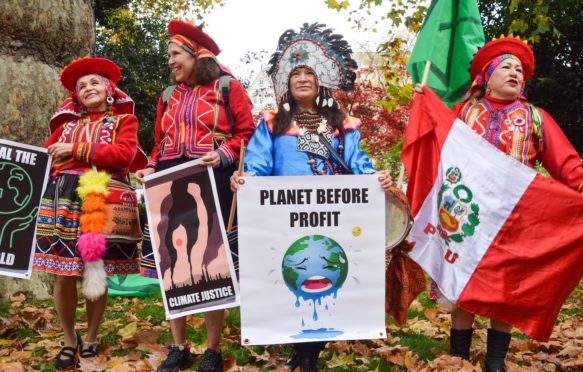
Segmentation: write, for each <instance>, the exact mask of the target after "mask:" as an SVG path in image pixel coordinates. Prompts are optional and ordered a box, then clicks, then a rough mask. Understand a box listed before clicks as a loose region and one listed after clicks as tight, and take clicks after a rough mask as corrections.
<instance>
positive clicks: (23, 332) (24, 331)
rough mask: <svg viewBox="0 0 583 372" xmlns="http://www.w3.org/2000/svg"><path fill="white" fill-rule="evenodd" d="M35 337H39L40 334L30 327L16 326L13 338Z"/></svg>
mask: <svg viewBox="0 0 583 372" xmlns="http://www.w3.org/2000/svg"><path fill="white" fill-rule="evenodd" d="M35 337H38V335H37V334H36V332H35V331H33V330H32V329H30V328H16V329H15V330H14V334H13V338H15V339H20V340H22V339H27V338H35Z"/></svg>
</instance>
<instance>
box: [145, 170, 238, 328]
mask: <svg viewBox="0 0 583 372" xmlns="http://www.w3.org/2000/svg"><path fill="white" fill-rule="evenodd" d="M144 189H145V193H144V195H145V200H146V209H147V211H148V221H149V224H150V237H151V240H152V246H153V248H154V257H155V260H156V267H157V270H158V278H160V287H161V289H162V298H163V300H164V307H165V309H166V317H167V318H168V319H174V318H178V317H181V316H184V315H187V314H193V313H201V312H205V311H209V310H217V309H223V308H228V307H233V306H238V305H239V293H238V288H237V285H236V283H235V282H234V279H235V278H236V276H235V270H234V267H233V262H232V259H231V253H230V250H229V244H228V240H227V238H226V235H225V226H224V223H223V217H222V215H221V208H220V207H219V200H218V197H217V192H216V187H215V181H214V175H213V170H212V168H211V167H208V168H207V167H205V166H202V165H200V161H199V160H194V161H191V162H188V163H185V164H182V165H179V166H176V167H172V168H170V169H167V170H164V171H161V172H157V173H154V174H153V175H151V176H148V177H146V182H145V185H144ZM222 202H223V203H229V204H230V200H223V201H222Z"/></svg>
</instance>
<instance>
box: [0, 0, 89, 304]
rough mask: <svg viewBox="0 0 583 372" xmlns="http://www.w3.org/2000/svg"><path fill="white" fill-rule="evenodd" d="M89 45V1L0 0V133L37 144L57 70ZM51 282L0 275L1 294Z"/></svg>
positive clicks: (54, 93)
mask: <svg viewBox="0 0 583 372" xmlns="http://www.w3.org/2000/svg"><path fill="white" fill-rule="evenodd" d="M94 46H95V17H94V13H93V0H28V1H22V0H2V1H0V87H2V89H0V137H1V138H4V139H9V140H12V141H17V142H22V143H28V144H32V145H42V144H43V142H44V141H45V139H46V138H47V136H48V127H47V123H48V119H49V118H50V116H51V114H52V112H53V111H54V110H55V109H56V108H57V106H58V104H59V103H60V101H61V99H62V98H64V96H65V92H64V91H63V89H62V88H61V87H60V85H59V83H58V81H57V76H58V73H59V71H60V70H61V68H63V66H65V65H66V64H68V63H69V62H71V61H72V60H74V59H75V58H78V57H82V56H86V55H88V54H91V51H92V50H93V49H94ZM51 284H52V279H51V278H50V276H49V275H48V274H43V273H35V274H33V276H32V279H31V280H20V279H10V278H3V277H0V288H2V290H1V291H0V297H2V298H5V299H6V298H8V297H9V296H10V295H11V294H13V293H15V292H18V291H27V292H31V293H32V295H33V296H34V297H36V298H38V299H47V298H50V297H51V295H50V293H51V291H52V288H51Z"/></svg>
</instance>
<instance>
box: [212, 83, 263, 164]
mask: <svg viewBox="0 0 583 372" xmlns="http://www.w3.org/2000/svg"><path fill="white" fill-rule="evenodd" d="M229 100H230V107H231V113H232V114H233V119H234V120H235V126H234V127H233V129H232V133H231V135H232V137H231V138H230V139H229V140H228V141H226V142H225V143H224V144H223V145H221V146H220V147H219V148H218V149H217V150H218V151H220V152H221V153H222V154H223V155H224V156H225V157H226V158H227V159H228V161H229V163H234V162H235V161H237V160H239V152H240V151H241V140H244V143H245V145H246V144H247V143H248V142H249V139H250V138H251V135H252V134H253V131H255V124H254V123H253V115H252V114H251V107H252V106H253V104H252V103H251V100H250V99H249V96H247V93H246V92H245V89H243V87H242V86H241V84H240V83H239V82H238V81H237V80H235V79H232V80H231V82H230V86H229Z"/></svg>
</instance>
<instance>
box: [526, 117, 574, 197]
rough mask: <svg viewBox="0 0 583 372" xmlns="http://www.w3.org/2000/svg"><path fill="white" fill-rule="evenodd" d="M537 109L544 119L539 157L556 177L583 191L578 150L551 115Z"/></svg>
mask: <svg viewBox="0 0 583 372" xmlns="http://www.w3.org/2000/svg"><path fill="white" fill-rule="evenodd" d="M537 109H538V111H539V112H540V113H542V119H543V150H542V151H540V152H539V154H538V159H539V160H540V162H541V163H542V164H543V166H544V167H545V169H546V170H547V171H548V172H549V173H550V174H551V176H552V177H553V178H554V179H556V180H558V181H560V182H562V183H564V184H565V185H567V186H569V187H570V188H572V189H574V190H577V191H583V167H582V166H581V158H580V156H579V154H578V153H577V150H575V148H574V147H573V145H571V143H570V142H569V140H568V139H567V137H566V136H565V134H564V133H563V131H562V130H561V128H560V127H559V125H558V124H557V122H555V120H554V119H553V118H552V117H551V115H549V114H548V113H547V112H545V111H544V110H542V109H540V108H537Z"/></svg>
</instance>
